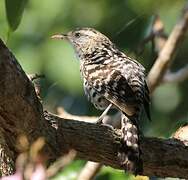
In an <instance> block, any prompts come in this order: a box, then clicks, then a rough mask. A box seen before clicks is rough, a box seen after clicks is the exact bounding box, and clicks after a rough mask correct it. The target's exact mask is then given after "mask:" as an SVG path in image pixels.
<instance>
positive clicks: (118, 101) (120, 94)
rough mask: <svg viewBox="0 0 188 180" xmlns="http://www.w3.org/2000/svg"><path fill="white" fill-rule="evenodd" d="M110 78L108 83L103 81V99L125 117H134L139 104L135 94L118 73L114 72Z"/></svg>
mask: <svg viewBox="0 0 188 180" xmlns="http://www.w3.org/2000/svg"><path fill="white" fill-rule="evenodd" d="M111 76H112V77H111V78H110V79H109V80H108V81H106V80H104V81H103V83H104V86H105V92H104V97H105V98H106V99H107V100H108V101H110V102H111V103H112V104H114V105H115V106H117V107H118V108H119V109H120V110H121V111H123V112H124V113H126V114H127V115H129V116H132V115H134V114H135V112H136V111H137V107H138V105H139V104H140V102H139V101H138V100H137V99H136V96H135V92H134V91H133V89H132V88H131V86H130V85H129V84H128V82H127V79H126V78H125V77H124V76H123V75H122V74H121V72H120V71H114V72H113V74H112V75H111Z"/></svg>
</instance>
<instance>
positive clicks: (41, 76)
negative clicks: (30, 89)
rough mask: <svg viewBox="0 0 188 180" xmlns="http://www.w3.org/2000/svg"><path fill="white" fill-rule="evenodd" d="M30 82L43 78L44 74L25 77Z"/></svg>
mask: <svg viewBox="0 0 188 180" xmlns="http://www.w3.org/2000/svg"><path fill="white" fill-rule="evenodd" d="M27 76H28V77H29V79H30V80H31V81H34V80H36V79H41V78H45V75H44V74H29V75H27Z"/></svg>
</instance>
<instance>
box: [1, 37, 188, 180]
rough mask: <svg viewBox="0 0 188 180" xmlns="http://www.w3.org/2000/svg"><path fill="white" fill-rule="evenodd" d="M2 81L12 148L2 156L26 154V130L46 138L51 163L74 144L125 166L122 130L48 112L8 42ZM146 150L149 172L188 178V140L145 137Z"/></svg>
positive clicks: (7, 143) (5, 143) (85, 154)
mask: <svg viewBox="0 0 188 180" xmlns="http://www.w3.org/2000/svg"><path fill="white" fill-rule="evenodd" d="M0 84H1V88H0V124H1V128H0V133H1V135H2V136H1V139H0V145H1V146H0V148H1V149H0V152H1V151H2V147H3V148H4V149H6V150H5V151H4V152H6V155H4V154H2V153H0V156H1V157H0V159H6V161H7V162H14V161H15V159H16V157H17V155H18V154H19V153H20V151H19V148H17V146H16V142H17V139H18V138H19V136H21V135H22V134H25V135H26V136H27V138H28V139H29V142H31V143H32V142H33V141H35V140H36V139H37V138H38V137H41V136H42V137H44V138H45V141H46V145H45V146H44V149H43V151H44V153H45V154H46V156H47V157H48V161H49V163H51V162H54V161H55V160H56V159H57V158H59V157H60V156H61V155H63V154H65V153H67V152H68V150H69V149H75V150H76V151H77V152H78V157H79V158H83V159H86V160H90V161H95V162H100V163H102V164H104V165H108V166H111V167H114V168H118V169H122V168H121V166H120V164H119V161H118V159H117V152H118V149H119V148H120V137H121V136H120V132H119V131H118V130H116V129H113V128H112V127H111V126H108V125H101V126H99V125H97V124H94V123H89V122H82V121H76V120H70V119H69V120H68V119H63V118H60V117H58V116H56V115H53V114H50V113H48V112H45V113H43V109H42V105H41V103H40V102H39V100H38V98H37V95H36V93H35V90H34V87H33V84H32V82H31V81H30V80H29V79H28V77H27V76H26V74H25V73H24V71H23V70H22V68H21V66H20V65H19V64H18V62H17V60H16V58H15V57H14V56H13V54H12V53H11V52H10V51H9V50H8V48H7V47H6V46H5V45H4V44H3V42H2V41H0ZM52 124H53V126H52ZM141 150H142V152H143V154H142V159H143V165H144V171H143V175H148V176H158V177H168V176H170V177H181V178H188V174H187V172H188V166H187V164H188V147H186V146H185V145H184V144H183V142H181V141H178V140H174V139H168V140H163V139H158V138H144V139H143V140H142V141H141ZM10 160H11V161H10ZM3 165H4V164H3V163H2V162H1V161H0V172H1V175H7V174H12V172H13V169H14V165H12V163H7V166H6V167H4V166H3ZM11 168H12V170H11V171H9V169H11ZM4 172H7V173H4Z"/></svg>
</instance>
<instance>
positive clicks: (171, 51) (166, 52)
mask: <svg viewBox="0 0 188 180" xmlns="http://www.w3.org/2000/svg"><path fill="white" fill-rule="evenodd" d="M187 28H188V4H187V5H186V7H185V9H184V11H183V14H182V17H181V18H180V20H179V21H178V23H177V24H176V26H175V27H174V29H173V31H172V32H171V34H170V36H169V38H168V39H167V41H166V43H165V45H164V47H163V49H162V50H161V51H160V53H159V56H158V58H157V60H156V62H155V64H154V65H153V67H152V68H151V70H150V72H149V75H148V85H149V88H150V91H151V92H153V90H154V89H155V88H156V86H157V85H158V84H159V83H160V82H161V81H162V79H163V76H164V74H165V73H166V71H167V69H168V68H169V66H170V64H171V63H172V60H173V58H174V56H175V53H176V51H177V49H178V46H179V45H180V44H181V43H182V41H183V38H184V37H185V34H186V31H187Z"/></svg>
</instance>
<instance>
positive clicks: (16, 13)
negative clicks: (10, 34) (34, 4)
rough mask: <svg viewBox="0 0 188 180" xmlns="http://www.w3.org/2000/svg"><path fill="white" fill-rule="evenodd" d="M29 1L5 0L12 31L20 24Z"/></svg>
mask: <svg viewBox="0 0 188 180" xmlns="http://www.w3.org/2000/svg"><path fill="white" fill-rule="evenodd" d="M27 1H28V0H5V5H6V16H7V20H8V24H9V27H10V29H11V31H15V30H16V29H17V27H18V25H19V24H20V21H21V18H22V14H23V11H24V8H25V5H26V4H27Z"/></svg>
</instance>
